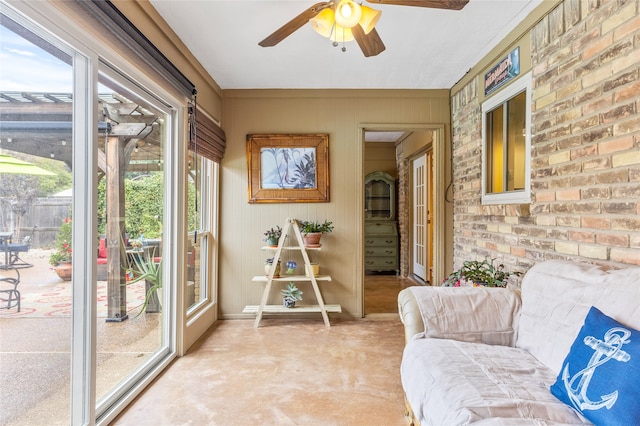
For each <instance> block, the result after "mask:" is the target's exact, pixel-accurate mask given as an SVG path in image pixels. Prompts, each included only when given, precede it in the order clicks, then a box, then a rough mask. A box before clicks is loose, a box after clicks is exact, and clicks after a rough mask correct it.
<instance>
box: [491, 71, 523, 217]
mask: <svg viewBox="0 0 640 426" xmlns="http://www.w3.org/2000/svg"><path fill="white" fill-rule="evenodd" d="M530 105H531V73H528V74H525V75H523V76H522V77H521V78H520V79H518V80H517V81H515V82H513V83H512V84H511V85H509V86H507V87H506V88H505V89H503V90H501V91H500V92H498V93H496V94H495V95H494V96H493V97H491V98H490V99H489V100H487V101H485V102H484V103H483V104H482V123H483V126H482V147H483V148H482V203H483V204H505V203H527V202H530V200H531V190H530V174H531V173H530V171H531V165H530V163H531V152H530V151H531V150H530V146H531V143H530V139H531V138H530V135H531V131H530V129H531V108H530Z"/></svg>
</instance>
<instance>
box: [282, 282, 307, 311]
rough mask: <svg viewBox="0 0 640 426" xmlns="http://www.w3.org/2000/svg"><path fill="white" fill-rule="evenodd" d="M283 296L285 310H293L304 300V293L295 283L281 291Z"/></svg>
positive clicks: (289, 284)
mask: <svg viewBox="0 0 640 426" xmlns="http://www.w3.org/2000/svg"><path fill="white" fill-rule="evenodd" d="M280 294H282V304H283V305H284V307H285V308H293V307H295V306H296V301H298V300H302V291H300V289H299V288H298V287H296V285H295V284H294V283H293V282H289V283H288V284H287V287H286V288H283V289H282V290H280Z"/></svg>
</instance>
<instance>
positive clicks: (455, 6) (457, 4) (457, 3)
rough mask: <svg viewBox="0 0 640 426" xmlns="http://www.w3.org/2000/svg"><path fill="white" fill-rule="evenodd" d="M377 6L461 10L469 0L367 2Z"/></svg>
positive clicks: (383, 0) (374, 0)
mask: <svg viewBox="0 0 640 426" xmlns="http://www.w3.org/2000/svg"><path fill="white" fill-rule="evenodd" d="M367 1H368V2H369V3H376V4H396V5H398V6H418V7H431V8H434V9H451V10H460V9H462V8H463V7H465V6H466V5H467V3H469V0H367Z"/></svg>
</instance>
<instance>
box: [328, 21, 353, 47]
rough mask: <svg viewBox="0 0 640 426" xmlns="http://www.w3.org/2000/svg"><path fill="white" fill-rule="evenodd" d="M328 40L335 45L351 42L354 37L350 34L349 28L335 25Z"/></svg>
mask: <svg viewBox="0 0 640 426" xmlns="http://www.w3.org/2000/svg"><path fill="white" fill-rule="evenodd" d="M329 39H330V40H331V41H333V42H335V43H346V42H348V41H353V40H354V37H353V33H352V32H351V28H345V27H341V26H340V25H338V24H336V25H335V26H334V28H333V32H332V33H331V36H330V37H329ZM335 43H334V44H335Z"/></svg>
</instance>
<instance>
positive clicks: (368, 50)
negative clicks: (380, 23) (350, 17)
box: [351, 25, 386, 58]
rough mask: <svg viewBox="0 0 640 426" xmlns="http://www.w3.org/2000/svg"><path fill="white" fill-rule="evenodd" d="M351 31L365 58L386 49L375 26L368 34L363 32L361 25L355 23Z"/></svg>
mask: <svg viewBox="0 0 640 426" xmlns="http://www.w3.org/2000/svg"><path fill="white" fill-rule="evenodd" d="M351 32H352V33H353V37H354V38H355V39H356V42H358V46H360V49H361V50H362V53H364V56H366V57H367V58H368V57H369V56H376V55H377V54H379V53H381V52H383V51H384V49H386V47H385V45H384V43H383V42H382V39H381V38H380V36H379V35H378V32H377V31H376V29H375V28H374V29H372V30H371V31H370V32H369V34H365V33H364V30H363V29H362V27H361V26H360V25H356V26H355V27H353V28H351Z"/></svg>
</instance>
